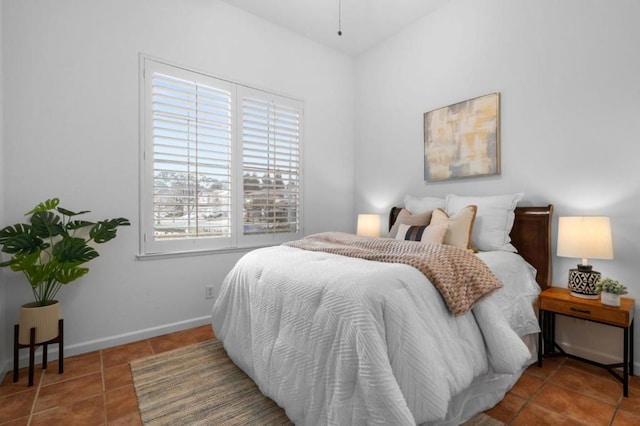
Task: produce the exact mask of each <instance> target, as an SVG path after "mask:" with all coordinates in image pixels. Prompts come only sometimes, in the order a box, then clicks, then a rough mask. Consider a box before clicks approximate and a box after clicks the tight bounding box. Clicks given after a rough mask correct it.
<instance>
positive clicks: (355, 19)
mask: <svg viewBox="0 0 640 426" xmlns="http://www.w3.org/2000/svg"><path fill="white" fill-rule="evenodd" d="M222 1H224V2H225V3H228V4H230V5H233V6H236V7H238V8H240V9H243V10H245V11H247V12H249V13H251V14H254V15H257V16H259V17H261V18H264V19H266V20H267V21H270V22H272V23H274V24H277V25H280V26H282V27H285V28H288V29H290V30H292V31H294V32H296V33H298V34H301V35H303V36H305V37H307V38H310V39H312V40H315V41H317V42H319V43H321V44H324V45H326V46H328V47H331V48H333V49H336V50H339V51H341V52H344V53H346V54H348V55H351V56H357V55H359V54H360V53H363V52H364V51H366V50H368V49H369V48H371V47H373V46H375V45H376V44H378V43H380V42H381V41H383V40H384V39H386V38H388V37H390V36H392V35H393V34H395V33H397V32H399V31H400V30H402V29H403V28H404V27H406V26H407V25H409V24H411V23H413V22H415V21H416V20H418V19H419V18H421V17H423V16H425V15H427V14H428V13H431V12H433V11H434V10H436V9H437V8H439V7H441V6H442V5H443V4H445V3H446V2H447V1H449V0H222ZM339 3H340V4H341V7H340V9H341V14H340V15H341V22H342V36H338V9H339V8H338V4H339Z"/></svg>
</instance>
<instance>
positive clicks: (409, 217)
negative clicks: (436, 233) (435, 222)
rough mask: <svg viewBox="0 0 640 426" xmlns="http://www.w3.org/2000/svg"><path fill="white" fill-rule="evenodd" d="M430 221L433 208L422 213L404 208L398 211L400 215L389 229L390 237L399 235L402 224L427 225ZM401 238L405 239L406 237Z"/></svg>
mask: <svg viewBox="0 0 640 426" xmlns="http://www.w3.org/2000/svg"><path fill="white" fill-rule="evenodd" d="M430 221H431V210H429V211H427V212H422V213H420V214H413V213H411V212H410V211H409V210H407V209H402V210H400V213H398V217H397V218H396V221H395V223H394V224H393V226H392V227H391V230H390V231H389V237H391V238H395V237H396V236H397V235H398V228H399V227H400V225H411V226H427V225H428V224H429V222H430ZM400 239H401V240H403V239H404V238H400Z"/></svg>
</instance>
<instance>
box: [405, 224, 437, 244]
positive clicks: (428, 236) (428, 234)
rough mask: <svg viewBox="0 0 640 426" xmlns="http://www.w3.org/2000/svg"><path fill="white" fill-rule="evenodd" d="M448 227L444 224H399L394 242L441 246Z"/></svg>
mask: <svg viewBox="0 0 640 426" xmlns="http://www.w3.org/2000/svg"><path fill="white" fill-rule="evenodd" d="M448 227H449V225H448V224H446V223H440V224H437V225H429V226H411V225H405V224H401V225H400V226H399V227H398V234H397V235H396V240H408V241H421V242H423V243H432V244H442V241H443V240H444V236H445V234H446V233H447V228H448Z"/></svg>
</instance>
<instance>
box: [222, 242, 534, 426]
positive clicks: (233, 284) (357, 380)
mask: <svg viewBox="0 0 640 426" xmlns="http://www.w3.org/2000/svg"><path fill="white" fill-rule="evenodd" d="M505 255H510V256H513V257H514V259H519V261H520V262H521V266H520V267H519V268H523V269H524V270H525V271H526V272H525V274H524V275H529V276H528V280H529V282H528V283H527V287H528V288H529V289H531V288H532V286H531V284H530V282H531V281H532V279H531V276H530V272H529V271H528V270H527V267H526V266H522V265H526V263H525V262H524V261H522V259H521V258H520V257H519V256H517V255H514V254H512V253H507V254H505ZM489 257H491V256H489ZM500 259H501V260H500V261H499V262H496V263H500V262H503V263H504V261H503V260H502V259H503V258H502V257H500ZM483 260H485V262H487V259H485V258H483ZM489 260H491V259H489ZM487 263H489V266H491V264H490V263H491V262H487ZM498 269H502V270H503V272H504V273H506V274H513V273H514V272H513V267H507V268H505V267H504V265H503V267H501V268H498ZM494 272H496V274H497V275H498V277H499V278H501V279H502V278H503V277H501V274H502V272H501V271H500V270H497V271H496V270H494ZM525 278H526V277H525ZM533 286H535V284H533ZM535 287H537V286H535ZM503 290H505V289H501V290H499V291H498V292H496V293H494V295H492V296H491V297H489V298H487V299H485V300H484V301H482V302H481V303H479V304H478V305H476V307H475V308H474V309H473V311H472V312H469V313H467V314H465V315H462V316H459V317H454V316H452V315H451V314H450V313H449V311H448V310H447V307H446V306H445V304H444V302H443V300H442V297H441V296H440V294H439V293H438V292H437V290H436V289H435V288H434V287H433V286H432V285H431V284H430V283H429V282H428V280H427V279H426V277H425V276H424V275H422V274H421V273H420V272H419V271H418V270H417V269H414V268H412V267H410V266H406V265H401V264H388V263H378V262H371V261H367V260H360V259H352V258H347V257H343V256H338V255H332V254H325V253H318V252H309V251H304V250H300V249H295V248H291V247H283V246H278V247H269V248H265V249H259V250H255V251H253V252H250V253H248V254H247V255H245V256H244V257H243V258H242V259H241V260H240V261H239V262H238V263H237V265H236V266H235V267H234V268H233V270H232V271H231V272H230V273H229V275H228V276H227V278H226V279H225V281H224V283H223V286H222V288H221V291H220V294H219V295H218V298H217V300H216V302H215V304H214V307H213V317H212V324H213V329H214V332H215V334H216V336H217V337H218V339H220V340H221V341H223V342H224V346H225V348H226V350H227V352H228V354H229V356H230V357H231V359H232V360H233V361H234V362H235V363H236V364H237V365H238V366H239V367H240V368H242V369H243V370H244V371H245V372H246V373H247V374H248V375H249V376H251V378H253V380H254V381H255V382H256V383H257V384H258V385H259V387H260V390H261V391H262V392H263V393H264V394H265V395H267V396H269V397H270V398H272V399H273V400H275V401H276V402H277V403H278V404H279V405H281V406H282V407H284V408H285V410H286V412H287V415H288V416H289V418H290V419H291V420H292V421H293V422H295V423H296V424H300V425H316V424H317V425H325V424H330V425H351V424H353V425H357V424H380V425H415V424H417V423H418V424H419V423H423V422H427V421H434V420H438V419H441V418H443V417H444V416H445V414H446V412H447V406H448V403H449V400H450V398H451V397H452V396H453V395H455V394H456V393H458V392H459V391H461V390H462V389H464V388H465V387H466V386H468V385H469V384H470V383H471V381H472V380H473V378H474V377H476V376H477V375H480V374H483V373H486V372H487V371H489V369H491V370H493V371H495V372H504V373H514V372H516V371H518V370H520V369H521V368H522V366H523V365H524V364H525V363H526V362H527V361H528V360H529V358H530V353H529V351H528V349H527V347H526V346H525V345H524V343H523V342H522V340H521V339H520V338H519V337H518V334H524V333H527V332H533V331H537V330H536V329H535V327H537V323H536V322H535V316H533V310H532V309H531V306H530V300H529V306H528V309H529V310H530V311H531V313H526V312H525V313H524V314H523V313H518V314H516V315H510V314H508V312H507V311H509V310H510V309H512V308H509V307H505V306H504V304H502V305H499V304H498V303H497V302H498V301H499V300H500V298H501V297H502V298H504V297H505V291H506V290H505V291H503ZM527 299H528V298H527ZM511 305H513V304H511ZM525 306H526V303H525ZM525 311H526V308H525ZM505 313H507V314H506V315H505ZM510 316H511V317H514V318H515V320H513V318H511V319H512V320H513V321H512V322H517V323H518V324H510V321H509V317H510ZM532 316H533V318H531V317H532ZM521 317H526V319H525V320H524V323H526V325H522V324H523V321H521V320H522V318H521ZM516 326H519V327H520V328H523V327H524V329H521V330H519V331H518V333H516V332H514V331H513V329H514V328H516Z"/></svg>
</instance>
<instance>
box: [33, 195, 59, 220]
mask: <svg viewBox="0 0 640 426" xmlns="http://www.w3.org/2000/svg"><path fill="white" fill-rule="evenodd" d="M58 204H60V200H59V199H58V198H50V199H48V200H47V201H45V202H43V203H40V204H38V205H37V206H35V207H34V208H33V209H32V210H30V211H28V212H27V213H25V216H26V215H30V214H33V213H37V212H46V211H48V210H53V209H55V208H56V207H58Z"/></svg>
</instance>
